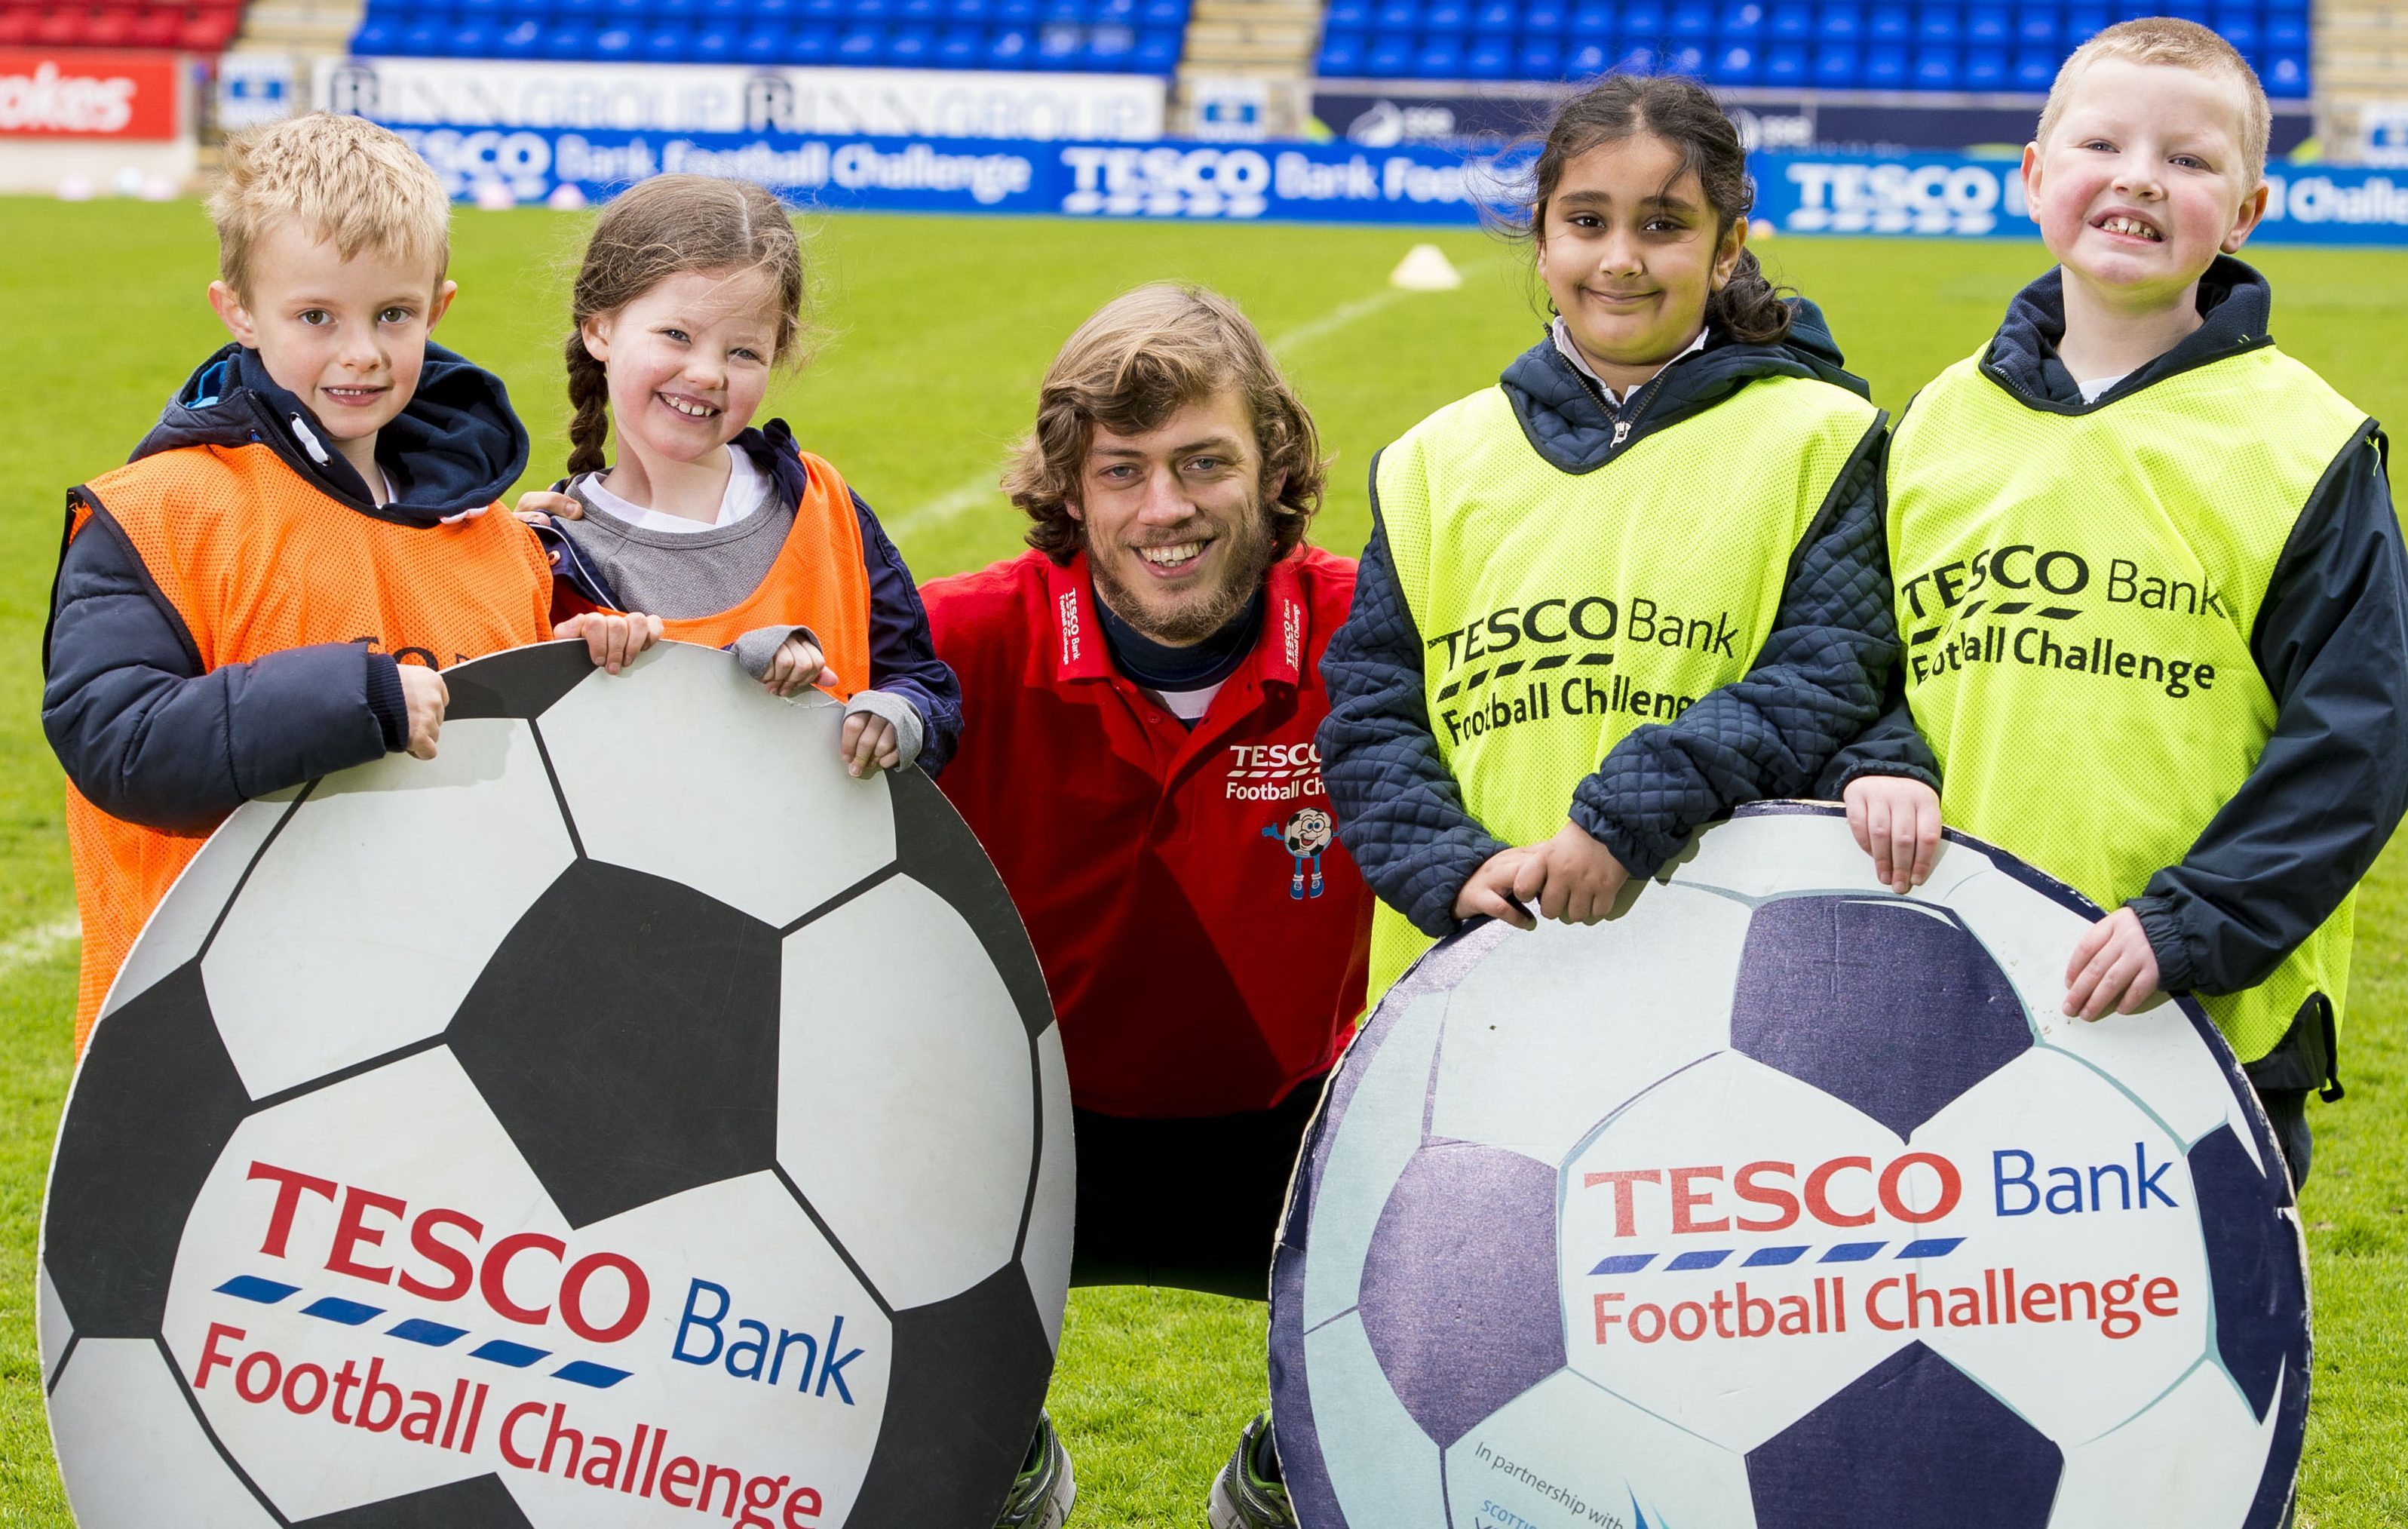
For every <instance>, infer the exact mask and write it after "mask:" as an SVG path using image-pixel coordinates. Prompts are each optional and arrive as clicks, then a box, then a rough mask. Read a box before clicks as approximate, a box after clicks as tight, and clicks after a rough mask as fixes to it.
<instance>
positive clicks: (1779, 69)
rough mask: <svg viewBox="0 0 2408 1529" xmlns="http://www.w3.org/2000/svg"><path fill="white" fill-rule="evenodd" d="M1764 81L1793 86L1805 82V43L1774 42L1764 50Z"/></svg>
mask: <svg viewBox="0 0 2408 1529" xmlns="http://www.w3.org/2000/svg"><path fill="white" fill-rule="evenodd" d="M1764 82H1765V83H1766V84H1768V85H1780V86H1785V87H1793V88H1794V87H1796V86H1799V85H1803V84H1804V83H1806V45H1805V44H1804V43H1802V42H1776V43H1774V44H1773V45H1772V46H1771V47H1770V48H1769V49H1767V50H1765V54H1764Z"/></svg>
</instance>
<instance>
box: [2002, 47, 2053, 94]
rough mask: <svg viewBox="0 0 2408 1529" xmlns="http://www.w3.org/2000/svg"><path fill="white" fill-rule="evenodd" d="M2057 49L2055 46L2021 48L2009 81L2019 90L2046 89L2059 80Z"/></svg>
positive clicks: (2017, 53) (2035, 90) (2016, 56)
mask: <svg viewBox="0 0 2408 1529" xmlns="http://www.w3.org/2000/svg"><path fill="white" fill-rule="evenodd" d="M2057 62H2058V60H2057V50H2056V49H2054V48H2045V49H2032V48H2026V49H2022V50H2018V51H2017V52H2016V54H2015V63H2014V71H2013V72H2012V73H2011V74H2009V75H2008V77H2007V79H2008V80H2009V82H2010V83H2011V84H2012V85H2013V86H2014V88H2015V89H2016V90H2019V91H2034V92H2037V91H2044V90H2046V89H2048V88H2049V86H2050V85H2052V84H2054V83H2056V81H2057Z"/></svg>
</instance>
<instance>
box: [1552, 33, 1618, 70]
mask: <svg viewBox="0 0 2408 1529" xmlns="http://www.w3.org/2000/svg"><path fill="white" fill-rule="evenodd" d="M1614 58H1615V54H1614V51H1613V49H1611V48H1609V47H1607V46H1606V45H1605V44H1604V43H1601V42H1598V41H1595V40H1594V39H1592V40H1588V41H1575V42H1574V43H1573V44H1572V45H1571V47H1570V49H1568V50H1565V53H1564V78H1565V79H1588V78H1589V77H1590V76H1591V75H1600V74H1603V73H1605V71H1606V70H1608V69H1610V68H1612V67H1613V63H1614Z"/></svg>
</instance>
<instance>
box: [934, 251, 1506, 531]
mask: <svg viewBox="0 0 2408 1529" xmlns="http://www.w3.org/2000/svg"><path fill="white" fill-rule="evenodd" d="M1496 264H1497V262H1496V261H1494V260H1484V261H1481V262H1479V263H1477V264H1475V265H1471V266H1467V267H1464V270H1463V274H1464V275H1465V276H1466V277H1469V276H1470V275H1471V274H1472V273H1473V272H1475V271H1483V270H1485V269H1487V268H1488V267H1491V266H1494V265H1496ZM1412 296H1419V294H1416V293H1411V292H1406V291H1403V290H1401V289H1399V288H1397V287H1389V288H1387V289H1385V290H1384V291H1382V292H1378V293H1374V294H1373V295H1372V296H1369V297H1357V298H1355V300H1354V301H1353V302H1348V303H1340V304H1339V305H1338V306H1337V307H1336V308H1333V309H1331V310H1329V311H1328V312H1326V313H1324V314H1323V315H1322V316H1321V317H1319V318H1317V319H1313V320H1312V321H1311V322H1309V323H1306V324H1301V325H1297V327H1295V328H1293V329H1290V330H1288V331H1287V332H1285V333H1284V334H1281V335H1277V336H1274V337H1273V338H1272V339H1269V340H1268V341H1266V342H1265V343H1267V344H1268V345H1269V347H1270V353H1271V354H1273V355H1275V356H1278V357H1280V358H1281V359H1282V360H1285V359H1286V358H1287V355H1288V353H1290V352H1292V351H1298V350H1302V349H1303V348H1304V347H1306V346H1308V345H1312V344H1314V343H1317V342H1318V341H1321V340H1324V339H1328V338H1329V337H1330V336H1331V335H1334V334H1336V333H1338V331H1340V329H1344V328H1346V327H1347V326H1348V325H1354V324H1356V323H1359V322H1360V321H1362V320H1364V319H1367V318H1369V317H1370V316H1371V315H1372V314H1374V313H1377V312H1380V311H1381V310H1383V309H1387V308H1391V307H1393V306H1395V305H1396V304H1398V303H1399V302H1402V301H1403V300H1404V299H1405V298H1407V297H1412ZM998 476H999V474H998V473H997V472H996V470H995V469H987V470H986V471H983V472H982V473H980V474H979V475H978V476H977V477H975V478H965V479H964V480H962V482H961V483H957V484H955V485H954V486H953V487H952V488H949V489H947V490H946V491H945V492H944V493H942V494H939V495H938V496H937V497H936V498H933V499H930V500H929V501H928V502H927V503H925V504H920V505H914V506H912V507H911V508H910V509H909V510H906V511H904V512H902V513H901V514H899V515H896V516H895V517H894V518H893V519H891V520H889V521H887V523H886V529H887V532H888V534H889V535H892V536H909V535H911V534H914V533H916V532H920V531H926V530H933V529H935V528H936V527H937V526H944V525H949V524H951V523H952V522H953V521H955V520H958V519H960V518H961V517H962V516H964V515H966V514H968V513H969V512H971V511H973V510H976V509H978V508H979V507H980V506H982V505H985V504H991V503H994V502H995V501H996V500H997V499H1000V498H1002V497H1003V494H1002V490H1001V489H999V488H997V487H996V478H997V477H998Z"/></svg>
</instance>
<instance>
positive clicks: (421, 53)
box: [394, 22, 451, 58]
mask: <svg viewBox="0 0 2408 1529" xmlns="http://www.w3.org/2000/svg"><path fill="white" fill-rule="evenodd" d="M450 33H451V28H450V27H447V26H444V25H442V24H441V23H439V22H411V23H410V24H409V25H408V26H406V27H404V28H402V31H401V38H400V46H399V47H397V48H395V49H394V52H396V53H399V54H400V55H401V56H402V57H404V58H433V57H434V56H435V55H436V53H437V50H440V49H441V48H442V46H443V43H444V39H445V38H446V37H447V36H449V35H450Z"/></svg>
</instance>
